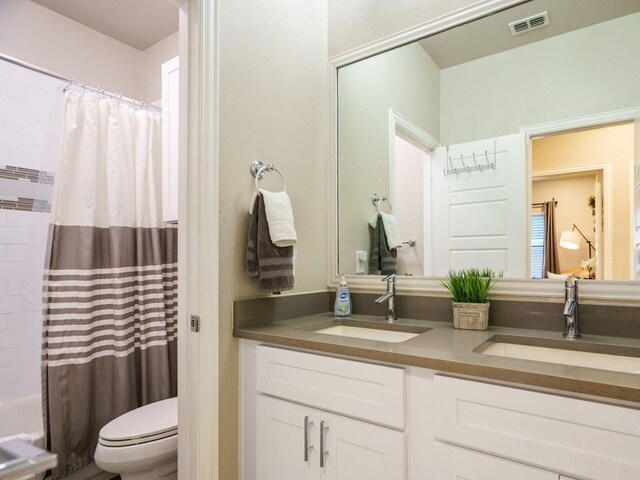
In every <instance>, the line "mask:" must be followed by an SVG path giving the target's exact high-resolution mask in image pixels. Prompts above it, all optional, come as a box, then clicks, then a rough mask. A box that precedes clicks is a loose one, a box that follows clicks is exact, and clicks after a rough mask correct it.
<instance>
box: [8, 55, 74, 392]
mask: <svg viewBox="0 0 640 480" xmlns="http://www.w3.org/2000/svg"><path fill="white" fill-rule="evenodd" d="M61 86H63V85H62V84H61V83H60V82H54V81H51V79H49V78H47V77H45V76H43V75H40V74H37V73H35V72H30V71H28V70H25V69H23V68H20V67H17V66H14V65H10V64H7V63H6V62H3V61H0V165H12V166H16V167H24V168H32V169H36V170H45V171H48V172H52V171H54V168H55V157H56V154H57V148H58V144H59V136H60V131H61V126H62V115H61V112H62V101H63V100H62V93H61ZM12 182H13V181H12ZM26 183H29V182H25V184H22V185H23V186H24V188H23V190H24V193H25V195H24V196H27V197H29V196H30V195H28V193H31V194H32V193H33V192H34V191H35V190H34V188H29V185H26ZM2 184H3V185H5V186H6V185H7V183H6V181H5V182H2ZM16 185H18V186H19V187H20V183H18V181H16V183H12V186H11V193H12V194H15V193H16V191H15V188H16ZM33 185H35V184H32V185H31V186H32V187H33ZM6 188H8V187H6ZM21 188H22V187H21ZM38 191H39V190H38ZM45 191H46V190H45ZM7 193H8V190H6V191H5V192H4V194H7ZM2 195H3V192H2V191H0V196H2ZM48 227H49V214H48V213H42V212H22V211H13V210H2V209H0V403H1V402H4V401H8V400H12V399H16V398H20V397H25V396H29V395H34V394H38V393H39V392H40V348H41V343H42V338H41V336H42V275H43V268H44V255H45V249H46V243H47V235H48Z"/></svg>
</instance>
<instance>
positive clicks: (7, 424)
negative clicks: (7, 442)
mask: <svg viewBox="0 0 640 480" xmlns="http://www.w3.org/2000/svg"><path fill="white" fill-rule="evenodd" d="M40 398H41V397H40V395H38V394H36V395H30V396H28V397H22V398H17V399H14V400H8V401H6V402H2V403H0V442H1V441H2V440H3V439H5V438H6V437H12V436H14V435H20V436H21V437H22V439H23V440H27V441H30V442H32V443H34V444H35V445H37V446H38V447H40V448H44V432H43V427H42V403H41V401H40ZM43 477H44V474H41V475H38V476H37V477H24V480H34V479H35V480H40V479H42V478H43Z"/></svg>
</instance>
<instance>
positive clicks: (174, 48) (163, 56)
mask: <svg viewBox="0 0 640 480" xmlns="http://www.w3.org/2000/svg"><path fill="white" fill-rule="evenodd" d="M177 56H178V32H176V33H174V34H172V35H169V36H168V37H167V38H164V39H162V40H160V41H159V42H158V43H156V44H154V45H151V46H150V47H149V48H147V49H146V50H144V51H143V52H142V86H141V97H140V100H142V101H143V102H147V103H152V102H155V101H157V100H160V99H161V98H162V64H163V63H164V62H166V61H168V60H171V59H172V58H173V57H177Z"/></svg>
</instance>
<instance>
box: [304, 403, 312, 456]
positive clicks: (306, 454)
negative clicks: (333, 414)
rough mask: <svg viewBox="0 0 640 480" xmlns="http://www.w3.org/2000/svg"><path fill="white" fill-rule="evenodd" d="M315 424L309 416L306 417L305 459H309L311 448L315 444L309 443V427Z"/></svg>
mask: <svg viewBox="0 0 640 480" xmlns="http://www.w3.org/2000/svg"><path fill="white" fill-rule="evenodd" d="M311 425H313V422H310V421H309V416H308V415H305V417H304V461H305V462H308V461H309V450H311V449H312V448H313V445H309V428H310V427H311Z"/></svg>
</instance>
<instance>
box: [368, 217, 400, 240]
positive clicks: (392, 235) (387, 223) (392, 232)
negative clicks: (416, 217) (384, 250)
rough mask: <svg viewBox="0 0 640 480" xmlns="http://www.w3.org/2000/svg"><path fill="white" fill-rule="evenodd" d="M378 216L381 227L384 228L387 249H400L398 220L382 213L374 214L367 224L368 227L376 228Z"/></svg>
mask: <svg viewBox="0 0 640 480" xmlns="http://www.w3.org/2000/svg"><path fill="white" fill-rule="evenodd" d="M378 215H380V217H382V225H383V226H384V233H385V236H386V238H387V247H388V248H400V247H402V237H400V232H399V231H398V219H397V218H396V216H395V215H391V214H389V213H384V212H379V213H376V214H375V215H374V216H373V218H372V219H371V221H370V222H369V225H371V226H372V227H373V228H376V222H377V221H378Z"/></svg>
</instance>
